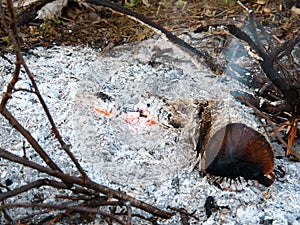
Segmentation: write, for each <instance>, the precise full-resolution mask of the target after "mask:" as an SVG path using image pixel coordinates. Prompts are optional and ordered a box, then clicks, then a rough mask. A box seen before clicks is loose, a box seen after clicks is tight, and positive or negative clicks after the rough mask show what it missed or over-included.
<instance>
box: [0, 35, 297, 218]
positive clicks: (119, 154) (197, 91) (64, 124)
mask: <svg viewBox="0 0 300 225" xmlns="http://www.w3.org/2000/svg"><path fill="white" fill-rule="evenodd" d="M7 57H12V56H9V55H8V56H7ZM26 59H27V63H28V65H29V67H30V69H31V70H32V72H33V73H34V75H35V78H36V80H37V82H38V85H39V88H40V90H41V92H42V95H43V96H44V97H45V100H46V103H47V104H48V107H49V109H50V111H51V113H52V114H53V118H54V120H55V122H56V124H57V125H58V127H59V129H60V131H61V133H62V136H63V137H64V138H65V139H66V140H67V141H68V142H69V143H70V144H71V145H72V147H71V151H72V152H73V153H74V154H75V156H76V157H77V158H78V160H79V162H80V163H81V164H82V166H83V168H84V169H85V170H86V171H87V173H88V174H89V176H90V177H91V178H92V179H93V180H95V181H97V182H99V183H101V184H105V185H108V186H110V187H113V188H121V189H122V190H123V191H125V192H126V193H128V194H130V195H131V196H134V197H137V198H139V199H141V200H144V201H146V202H148V203H151V204H155V205H157V206H158V207H161V208H166V207H167V206H176V207H182V208H185V209H186V210H187V211H189V212H192V211H194V210H197V211H196V213H195V216H197V217H198V218H200V219H201V220H202V221H206V222H203V223H205V224H214V223H222V224H226V223H227V224H229V223H233V221H237V223H241V224H247V223H248V224H249V223H265V222H266V221H273V222H275V223H297V222H299V220H300V219H299V215H297V213H298V212H299V210H300V208H299V202H300V195H299V192H297V190H299V185H300V184H299V183H300V182H299V175H300V174H299V173H300V170H299V164H293V163H287V160H286V159H276V160H275V165H280V166H281V167H284V168H285V171H286V172H287V175H286V177H285V178H283V179H281V180H280V179H279V180H278V181H276V182H275V184H274V185H273V186H271V187H270V188H266V187H263V186H261V185H260V184H258V183H257V182H256V181H242V182H241V183H233V184H229V183H227V182H223V183H222V187H221V189H220V188H218V187H216V186H214V185H212V184H211V183H210V182H209V180H208V179H207V177H204V178H203V176H202V175H201V173H200V172H199V168H198V167H197V168H196V169H194V166H195V165H196V161H197V158H196V152H195V149H196V146H197V143H198V140H199V136H200V135H201V131H200V122H199V121H200V120H199V114H200V111H199V110H200V109H201V106H202V105H203V104H204V103H207V102H209V104H210V105H211V106H212V107H213V108H214V110H215V111H216V112H220V111H222V110H224V109H228V111H227V112H228V114H227V115H226V117H225V119H226V120H230V121H232V122H237V121H239V122H241V121H243V122H244V123H247V125H248V126H251V127H255V128H256V129H258V130H259V129H261V123H260V122H259V121H258V119H257V118H256V117H255V116H254V115H253V114H252V112H251V110H250V109H249V108H247V107H246V106H243V105H241V104H240V103H239V102H237V101H236V100H235V99H234V97H233V96H232V95H231V94H230V91H235V90H244V91H247V90H246V89H245V87H243V86H242V85H241V84H239V83H238V82H237V81H236V80H234V79H232V78H230V77H226V78H225V79H224V77H221V76H220V77H214V76H212V74H210V72H209V71H207V70H206V69H204V67H203V66H202V65H196V66H195V65H194V64H193V63H192V61H191V59H190V58H188V57H187V56H186V55H185V54H184V53H182V52H181V51H180V50H179V49H177V48H176V47H174V46H173V45H172V44H170V43H168V42H166V41H164V40H162V39H160V38H154V39H151V40H147V41H143V42H141V43H135V44H132V45H127V46H120V47H117V48H115V49H113V50H112V51H109V52H106V53H105V54H104V55H102V56H100V55H99V53H98V52H97V51H94V50H91V49H89V48H72V47H61V48H52V49H43V48H37V49H33V50H32V51H31V52H29V53H28V54H27V56H26ZM0 65H1V68H4V69H3V70H2V71H1V73H2V76H1V80H0V84H1V88H2V89H3V88H4V84H5V81H6V80H7V79H9V78H8V75H9V74H10V72H11V68H12V67H13V65H8V63H7V62H6V61H5V60H3V59H0ZM199 68H201V70H199ZM18 85H19V86H18V88H20V89H21V88H28V89H30V86H29V84H28V83H27V81H26V80H25V79H24V82H22V81H21V82H20V83H18ZM9 106H10V107H11V111H12V112H13V114H14V115H15V116H16V117H17V118H18V119H19V121H21V122H23V124H25V125H26V127H27V128H28V129H29V130H31V132H32V135H33V136H34V137H35V138H36V139H37V140H38V141H39V143H40V144H41V146H42V147H43V148H44V149H46V150H47V153H49V155H50V156H51V157H53V158H54V159H56V160H57V162H58V164H59V165H60V166H61V168H66V170H67V169H68V170H71V171H72V168H70V165H69V163H68V162H67V161H65V160H64V159H65V156H64V155H63V154H62V152H59V151H53V150H52V149H51V148H49V147H48V146H51V144H52V143H54V138H53V137H52V136H51V131H50V128H49V127H48V126H46V124H47V123H46V118H45V116H44V115H43V114H42V113H41V110H40V109H39V108H38V107H40V106H39V104H38V102H37V100H36V99H35V98H34V97H33V95H31V94H30V93H25V94H24V92H22V93H21V92H20V94H18V93H16V96H15V97H14V98H13V99H12V100H11V101H10V102H9ZM0 121H1V137H0V143H1V147H2V148H7V149H9V150H11V151H13V152H14V153H15V154H18V155H20V156H22V154H23V153H24V152H22V146H23V149H25V151H26V154H27V157H29V158H30V159H33V160H34V159H38V157H37V155H36V154H35V152H34V151H33V150H32V149H31V148H30V146H29V145H28V143H26V142H23V139H22V138H21V137H20V136H19V135H16V133H15V131H14V130H13V128H11V126H10V125H9V124H8V123H7V121H6V120H5V119H4V118H3V117H0ZM272 146H273V149H275V150H276V149H277V150H278V149H279V148H280V147H279V145H277V144H276V143H272ZM276 155H278V153H276ZM0 163H1V164H0V171H1V181H2V180H11V181H12V184H11V187H12V188H13V187H17V186H18V185H20V184H22V183H25V182H28V181H30V180H32V179H34V177H35V176H37V174H32V172H30V171H28V170H26V169H24V170H23V169H22V168H21V166H18V165H14V164H9V163H7V161H5V160H2V161H0ZM19 170H22V172H23V173H18V171H19ZM39 176H40V175H39ZM45 190H46V189H45ZM48 194H49V192H48ZM48 194H47V192H43V194H42V195H43V198H45V197H46V196H47V195H48ZM208 196H213V197H214V199H215V200H216V207H215V209H214V210H213V213H212V214H211V216H210V217H209V218H207V216H208V215H207V214H205V209H204V204H205V201H206V199H207V197H208ZM27 197H28V196H23V198H25V199H26V198H27ZM48 197H49V199H51V196H48ZM52 198H53V196H52ZM20 199H21V198H20ZM21 200H22V199H21ZM49 201H51V200H49ZM291 205H293V207H291ZM17 213H20V212H16V215H17ZM179 220H180V219H179V217H178V216H174V217H173V218H172V219H171V220H168V221H167V222H166V223H164V222H163V221H161V223H162V224H177V223H178V221H179ZM99 221H100V222H101V219H99ZM191 223H192V224H198V223H199V221H196V220H195V221H193V222H191Z"/></svg>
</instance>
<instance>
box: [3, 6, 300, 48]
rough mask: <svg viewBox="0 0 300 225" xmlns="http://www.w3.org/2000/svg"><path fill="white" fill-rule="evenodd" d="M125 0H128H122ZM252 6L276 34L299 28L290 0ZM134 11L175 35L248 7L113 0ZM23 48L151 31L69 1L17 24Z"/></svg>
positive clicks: (105, 44)
mask: <svg viewBox="0 0 300 225" xmlns="http://www.w3.org/2000/svg"><path fill="white" fill-rule="evenodd" d="M125 2H126V1H125ZM243 2H244V5H245V6H247V7H248V8H250V9H253V10H254V11H255V14H256V17H257V19H258V20H259V21H260V22H261V24H263V25H264V26H265V27H268V28H270V29H271V30H272V32H273V34H274V35H276V37H277V38H279V39H284V40H286V39H290V38H293V37H294V36H295V34H297V33H299V27H300V20H299V15H297V14H295V13H292V10H291V8H292V6H293V5H295V4H296V1H293V0H275V1H271V0H255V1H243ZM117 3H118V4H121V5H124V6H125V7H128V8H130V9H131V10H133V11H135V12H139V13H141V14H143V15H144V16H145V17H147V18H151V19H152V20H153V21H155V22H156V23H158V24H160V25H162V26H163V27H165V28H166V29H167V30H169V31H172V32H174V33H175V34H177V35H179V34H181V33H184V32H193V31H195V30H197V29H198V31H199V30H200V31H206V30H205V29H202V28H201V26H203V25H202V24H203V23H206V22H209V23H210V24H214V21H231V20H232V21H234V20H239V21H241V20H242V21H243V20H245V19H246V18H247V12H246V11H245V10H244V9H243V8H242V6H240V5H239V4H238V3H237V2H236V1H233V0H211V1H209V2H207V1H196V0H188V1H182V0H176V1H175V0H174V1H168V0H159V1H158V0H154V1H151V0H149V5H145V4H143V3H142V1H141V0H140V1H139V0H131V1H129V0H128V1H127V3H124V2H123V3H121V2H117ZM19 32H20V36H21V38H22V43H23V47H24V49H30V48H33V47H35V46H45V47H51V46H54V45H82V46H90V47H93V48H99V49H104V48H111V47H112V46H115V45H120V44H124V43H128V42H133V41H140V40H143V39H146V38H148V37H150V36H152V35H154V34H155V32H154V31H152V30H151V29H149V28H147V27H146V26H144V25H142V24H140V23H138V22H137V21H134V20H132V19H130V18H128V17H126V16H124V15H121V14H119V13H116V12H113V11H111V10H110V9H107V8H104V7H94V6H92V5H91V7H87V6H86V5H79V4H78V3H75V2H71V1H70V2H69V4H68V6H67V7H66V8H65V9H64V10H63V12H62V16H60V17H58V18H54V19H52V20H47V21H41V20H40V21H30V22H29V23H27V24H26V25H24V26H22V27H20V29H19ZM10 46H11V45H10V42H9V38H8V36H7V34H6V33H5V32H4V30H3V28H2V27H1V30H0V47H1V50H2V51H9V50H11V47H10Z"/></svg>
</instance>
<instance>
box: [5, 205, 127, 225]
mask: <svg viewBox="0 0 300 225" xmlns="http://www.w3.org/2000/svg"><path fill="white" fill-rule="evenodd" d="M14 207H19V208H42V209H55V210H68V211H72V212H80V213H92V214H99V215H101V216H103V217H107V218H110V219H111V220H113V221H115V222H117V223H119V224H122V225H127V223H125V222H123V221H122V220H120V219H119V218H118V217H116V216H115V215H112V214H110V213H107V212H104V211H101V210H99V209H95V208H89V207H82V206H76V205H75V206H74V205H67V204H60V205H58V204H57V205H53V204H42V203H13V204H5V205H2V206H0V211H2V210H3V209H8V208H14Z"/></svg>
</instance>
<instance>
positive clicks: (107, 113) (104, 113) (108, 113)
mask: <svg viewBox="0 0 300 225" xmlns="http://www.w3.org/2000/svg"><path fill="white" fill-rule="evenodd" d="M94 110H95V111H96V112H97V113H99V114H103V115H105V116H107V117H110V116H111V113H110V112H107V111H105V110H102V109H99V108H98V107H96V106H94Z"/></svg>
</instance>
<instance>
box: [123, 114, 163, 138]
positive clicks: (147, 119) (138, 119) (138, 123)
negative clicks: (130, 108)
mask: <svg viewBox="0 0 300 225" xmlns="http://www.w3.org/2000/svg"><path fill="white" fill-rule="evenodd" d="M124 121H125V123H127V124H128V126H129V131H130V132H131V133H135V132H137V131H138V130H139V128H141V127H147V126H153V125H156V124H158V123H157V122H156V121H155V120H153V119H152V118H151V116H150V112H149V111H148V110H137V111H134V112H128V113H127V117H126V118H125V119H124Z"/></svg>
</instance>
